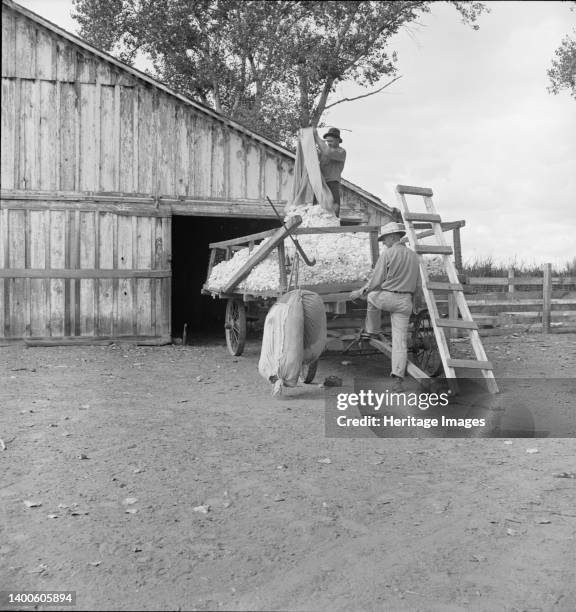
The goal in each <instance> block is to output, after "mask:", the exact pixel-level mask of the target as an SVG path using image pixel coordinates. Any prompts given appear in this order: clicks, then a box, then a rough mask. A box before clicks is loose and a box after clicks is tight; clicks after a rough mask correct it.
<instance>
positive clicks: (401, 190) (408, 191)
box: [396, 185, 434, 198]
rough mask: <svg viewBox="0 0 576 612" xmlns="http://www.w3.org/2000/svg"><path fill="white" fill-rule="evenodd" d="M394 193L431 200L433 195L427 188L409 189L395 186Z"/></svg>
mask: <svg viewBox="0 0 576 612" xmlns="http://www.w3.org/2000/svg"><path fill="white" fill-rule="evenodd" d="M396 191H397V192H398V193H402V194H406V195H419V196H425V197H428V198H431V197H432V196H433V195H434V193H433V192H432V189H429V188H428V187H410V186H409V185H396Z"/></svg>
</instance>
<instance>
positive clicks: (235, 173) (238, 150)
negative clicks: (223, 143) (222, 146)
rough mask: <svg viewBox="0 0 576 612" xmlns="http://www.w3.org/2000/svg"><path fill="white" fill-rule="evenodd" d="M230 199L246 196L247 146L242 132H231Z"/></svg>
mask: <svg viewBox="0 0 576 612" xmlns="http://www.w3.org/2000/svg"><path fill="white" fill-rule="evenodd" d="M228 144H229V147H230V199H232V200H233V199H235V198H245V197H246V148H245V147H244V142H243V139H242V136H240V134H236V133H235V132H230V140H229V143H228Z"/></svg>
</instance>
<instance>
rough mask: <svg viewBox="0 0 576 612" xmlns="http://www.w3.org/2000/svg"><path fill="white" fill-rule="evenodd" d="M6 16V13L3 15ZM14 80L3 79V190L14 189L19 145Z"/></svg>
mask: <svg viewBox="0 0 576 612" xmlns="http://www.w3.org/2000/svg"><path fill="white" fill-rule="evenodd" d="M3 14H4V13H3ZM15 85H16V82H15V81H14V80H13V79H5V78H3V79H2V133H1V134H0V135H1V137H2V141H1V143H2V155H1V158H2V167H1V169H2V176H1V185H2V189H14V157H15V156H16V155H17V150H18V143H16V142H15V139H16V132H15V129H14V128H15V124H16V105H15Z"/></svg>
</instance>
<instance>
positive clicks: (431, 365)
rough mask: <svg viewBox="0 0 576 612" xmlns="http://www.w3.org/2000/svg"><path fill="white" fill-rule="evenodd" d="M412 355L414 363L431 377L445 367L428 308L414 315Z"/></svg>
mask: <svg viewBox="0 0 576 612" xmlns="http://www.w3.org/2000/svg"><path fill="white" fill-rule="evenodd" d="M412 356H413V361H414V363H415V364H416V365H417V366H418V367H419V368H420V369H421V370H422V371H423V372H425V373H426V374H428V376H430V377H432V376H438V375H440V374H441V373H442V371H443V369H444V368H443V365H442V359H441V357H440V351H439V350H438V343H437V342H436V336H435V335H434V328H433V327H432V322H431V321H430V315H429V313H428V310H427V309H424V310H421V311H420V312H419V313H418V314H416V315H414V316H413V317H412Z"/></svg>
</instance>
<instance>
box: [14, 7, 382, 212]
mask: <svg viewBox="0 0 576 612" xmlns="http://www.w3.org/2000/svg"><path fill="white" fill-rule="evenodd" d="M2 4H3V5H5V6H7V7H9V8H10V9H12V10H14V11H16V12H18V13H20V14H22V15H24V16H25V17H27V18H28V19H30V20H32V21H35V22H36V23H38V24H39V25H41V26H42V27H44V28H46V29H48V30H50V31H52V32H53V33H54V34H56V35H57V36H60V37H62V38H64V39H66V40H68V41H70V42H71V43H73V44H75V45H77V46H78V47H81V48H82V49H84V50H85V51H88V52H89V53H91V54H93V55H96V56H98V57H100V58H101V59H103V60H105V61H106V62H109V63H110V64H113V65H115V66H117V67H118V68H120V69H121V70H123V71H125V72H127V73H129V74H130V75H132V76H133V77H134V78H136V79H139V80H140V81H144V82H145V83H147V84H148V85H151V86H152V87H155V88H157V89H160V90H162V91H164V92H165V93H167V94H168V95H170V96H173V97H175V98H177V99H178V100H180V101H181V102H182V103H184V104H186V105H188V106H191V107H193V108H195V109H196V110H197V111H198V112H200V113H204V114H205V115H208V116H210V117H211V118H212V119H214V120H216V121H219V122H220V123H222V124H224V125H226V126H228V127H229V128H232V129H233V130H236V131H238V132H242V133H243V134H245V135H247V136H249V137H251V138H253V139H255V140H257V141H259V142H261V143H262V144H264V145H266V146H268V147H270V148H271V149H274V150H276V151H278V152H279V153H280V154H282V155H283V156H285V157H288V158H290V159H295V157H296V156H295V154H294V153H293V152H292V151H290V150H289V149H287V148H285V147H283V146H281V145H279V144H278V143H276V142H274V141H272V140H270V139H268V138H266V137H265V136H262V135H261V134H258V133H257V132H255V131H253V130H251V129H249V128H247V127H246V126H244V125H242V124H241V123H238V122H237V121H234V120H232V119H229V118H228V117H226V116H225V115H223V114H221V113H219V112H217V111H215V110H214V109H212V108H210V107H208V106H206V105H205V104H202V103H200V102H197V101H195V100H192V99H190V98H188V97H186V96H184V95H182V94H180V93H178V92H177V91H175V90H173V89H171V88H170V87H168V86H167V85H165V84H164V83H162V82H160V81H158V80H157V79H155V78H154V77H151V76H150V75H148V74H146V73H145V72H142V71H141V70H138V69H137V68H133V67H132V66H129V65H128V64H125V63H124V62H122V61H120V60H119V59H117V58H116V57H114V56H113V55H110V54H109V53H106V52H105V51H102V50H101V49H98V48H97V47H94V46H93V45H91V44H90V43H88V42H86V41H85V40H83V39H82V38H80V37H78V36H76V35H75V34H72V33H71V32H68V31H67V30H64V29H63V28H61V27H60V26H58V25H56V24H55V23H52V22H51V21H49V20H48V19H45V18H44V17H42V16H41V15H38V14H37V13H34V12H33V11H31V10H29V9H27V8H25V7H23V6H21V5H20V4H17V3H16V2H14V1H13V0H2ZM342 185H343V186H344V187H347V188H348V189H350V190H352V191H354V192H355V193H357V194H358V195H359V196H361V197H363V198H364V199H366V200H367V201H368V203H369V204H371V205H372V206H374V207H375V208H377V209H380V210H382V211H384V212H386V213H390V212H391V207H390V206H388V205H387V204H385V203H384V202H382V200H381V199H380V198H378V197H377V196H375V195H374V194H372V193H369V192H368V191H366V190H364V189H362V188H361V187H359V186H358V185H355V184H354V183H351V182H350V181H347V180H346V179H342Z"/></svg>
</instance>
